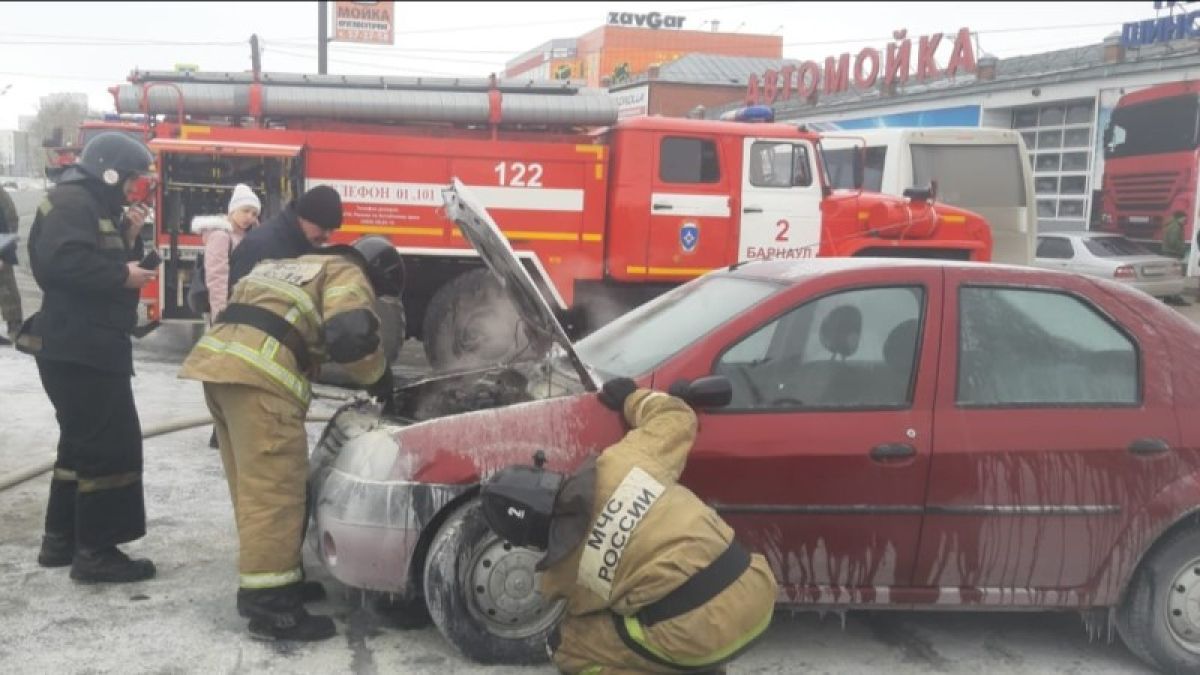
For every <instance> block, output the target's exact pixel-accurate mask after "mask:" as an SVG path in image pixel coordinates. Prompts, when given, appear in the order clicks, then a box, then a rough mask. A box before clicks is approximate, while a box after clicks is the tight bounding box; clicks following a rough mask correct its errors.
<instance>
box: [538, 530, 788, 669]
mask: <svg viewBox="0 0 1200 675" xmlns="http://www.w3.org/2000/svg"><path fill="white" fill-rule="evenodd" d="M751 561H752V562H751V565H750V567H749V568H748V569H747V570H746V571H745V572H744V573H743V574H742V575H741V577H739V578H738V579H737V580H736V581H734V582H733V583H732V584H730V585H729V586H728V587H726V588H725V589H724V590H722V591H721V592H720V593H719V594H718V595H716V596H715V597H713V598H712V599H711V600H709V601H708V602H707V603H705V604H704V605H701V606H700V607H697V608H696V609H694V610H692V611H690V612H688V613H686V614H682V615H680V616H677V617H673V618H670V619H667V620H665V621H662V622H661V623H657V624H654V625H652V626H643V625H641V624H640V622H638V621H637V620H636V618H626V617H624V616H621V615H619V614H614V613H613V612H610V611H607V610H606V611H600V612H591V613H589V614H583V615H578V616H572V615H570V614H567V615H566V616H565V617H564V618H563V620H562V622H561V623H560V624H559V625H558V626H557V627H556V628H555V629H554V632H553V633H551V635H550V639H549V644H548V645H547V646H548V647H549V651H550V654H551V658H552V659H553V660H554V665H555V666H557V667H558V669H559V671H560V672H563V673H580V674H583V675H617V674H625V673H630V674H632V673H680V672H693V673H715V672H721V669H722V668H723V666H724V665H725V664H727V663H729V662H730V661H731V660H733V659H734V658H735V657H737V656H738V655H739V654H741V653H743V652H745V651H746V650H747V649H749V648H750V647H751V646H752V645H753V644H754V643H755V642H756V641H757V640H758V638H760V637H761V636H762V634H763V633H764V632H765V631H766V629H767V627H768V626H769V625H770V623H771V617H772V615H773V614H774V608H775V596H776V586H775V577H774V576H773V575H772V574H771V571H770V567H768V565H767V561H766V560H765V559H764V558H763V557H762V556H761V555H757V554H755V555H754V556H752V557H751ZM716 627H720V630H719V631H718V630H717V629H716ZM731 628H732V629H733V630H732V631H731V630H730V629H731ZM730 633H732V634H733V635H736V637H733V638H732V639H731V640H729V641H728V644H719V643H717V644H714V642H716V640H715V639H714V638H715V635H717V634H722V635H729V634H730Z"/></svg>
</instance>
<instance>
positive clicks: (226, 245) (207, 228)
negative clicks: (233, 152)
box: [192, 183, 262, 324]
mask: <svg viewBox="0 0 1200 675" xmlns="http://www.w3.org/2000/svg"><path fill="white" fill-rule="evenodd" d="M261 210H262V204H261V203H260V202H259V201H258V196H257V195H255V194H254V191H253V190H251V189H250V187H249V186H248V185H245V184H243V183H238V184H237V186H236V187H234V188H233V197H231V198H230V199H229V209H228V214H227V215H225V216H197V217H196V218H195V219H193V220H192V232H193V233H197V234H199V235H200V237H201V239H202V240H203V241H204V283H205V286H206V287H207V288H208V306H209V315H208V321H209V323H210V324H211V323H212V322H213V321H215V320H216V317H217V315H218V314H220V313H221V310H223V309H225V306H226V305H227V304H228V303H229V254H230V253H232V252H233V249H234V248H236V247H237V245H238V244H240V243H241V242H242V237H245V236H246V233H247V232H249V231H250V228H252V227H254V226H255V225H257V224H258V214H259V212H260V211H261Z"/></svg>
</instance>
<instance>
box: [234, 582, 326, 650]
mask: <svg viewBox="0 0 1200 675" xmlns="http://www.w3.org/2000/svg"><path fill="white" fill-rule="evenodd" d="M297 586H298V585H297V584H289V585H287V586H281V587H279V588H256V589H250V588H239V589H238V600H239V604H241V605H242V607H244V608H245V609H246V611H247V613H248V614H249V615H250V637H253V638H255V639H258V640H299V641H301V642H315V641H317V640H326V639H328V638H331V637H333V636H334V635H337V628H335V627H334V625H333V619H330V618H329V617H327V616H313V615H311V614H309V613H308V611H307V610H305V609H304V603H303V602H302V601H301V599H300V591H299V589H298V587H297Z"/></svg>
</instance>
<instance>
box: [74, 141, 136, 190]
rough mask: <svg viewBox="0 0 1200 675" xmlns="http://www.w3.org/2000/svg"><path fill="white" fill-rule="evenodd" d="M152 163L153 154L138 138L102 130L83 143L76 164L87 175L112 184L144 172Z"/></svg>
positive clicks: (115, 184) (109, 184)
mask: <svg viewBox="0 0 1200 675" xmlns="http://www.w3.org/2000/svg"><path fill="white" fill-rule="evenodd" d="M153 162H154V155H152V154H150V149H149V148H147V147H146V145H145V144H144V143H142V142H141V141H137V140H135V139H133V138H130V137H129V136H127V135H125V134H123V133H119V132H116V131H106V132H104V133H102V134H99V135H97V136H96V137H95V138H93V139H92V140H90V141H88V142H87V145H85V146H83V152H82V153H80V155H79V161H78V162H77V163H76V166H77V167H78V168H79V170H80V171H82V172H83V173H84V174H87V175H88V176H90V177H91V178H95V179H96V180H98V181H100V182H102V183H104V184H105V185H108V186H110V187H116V186H118V185H121V184H122V183H123V182H124V181H125V179H127V178H129V177H130V176H133V175H138V174H144V173H146V172H148V171H149V170H150V165H151V164H152V163H153Z"/></svg>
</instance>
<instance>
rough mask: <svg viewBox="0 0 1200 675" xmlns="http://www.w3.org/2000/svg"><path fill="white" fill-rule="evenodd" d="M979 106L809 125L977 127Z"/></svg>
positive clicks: (833, 128) (837, 127) (825, 127)
mask: <svg viewBox="0 0 1200 675" xmlns="http://www.w3.org/2000/svg"><path fill="white" fill-rule="evenodd" d="M979 118H980V113H979V106H977V105H960V106H956V107H953V108H935V109H933V110H914V111H912V112H902V113H892V114H889V115H878V116H876V117H859V118H855V119H850V120H830V121H828V122H819V123H816V124H810V125H809V126H810V127H812V128H813V129H815V130H817V131H850V130H855V129H887V128H890V127H977V126H979Z"/></svg>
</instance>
